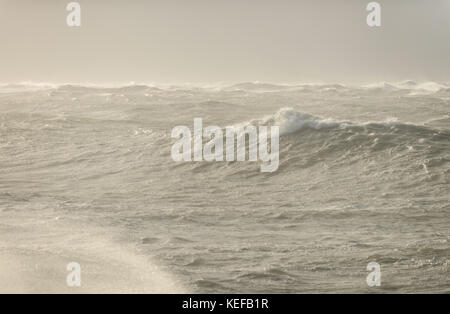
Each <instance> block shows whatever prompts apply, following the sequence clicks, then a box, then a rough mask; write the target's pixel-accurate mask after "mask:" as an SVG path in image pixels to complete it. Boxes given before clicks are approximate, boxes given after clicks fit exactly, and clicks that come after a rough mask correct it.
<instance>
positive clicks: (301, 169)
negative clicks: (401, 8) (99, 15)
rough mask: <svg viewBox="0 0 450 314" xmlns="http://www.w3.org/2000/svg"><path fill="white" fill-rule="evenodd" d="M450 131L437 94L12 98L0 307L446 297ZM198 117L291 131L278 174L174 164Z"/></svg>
mask: <svg viewBox="0 0 450 314" xmlns="http://www.w3.org/2000/svg"><path fill="white" fill-rule="evenodd" d="M449 114H450V87H449V85H448V84H445V83H434V82H426V83H416V82H412V81H406V82H400V83H381V84H380V83H378V84H371V85H366V86H361V87H358V86H344V85H338V84H333V85H332V84H328V85H325V84H298V85H271V84H261V83H243V84H237V85H233V86H214V87H195V86H194V87H193V86H182V87H177V86H172V87H167V86H166V87H164V88H158V87H155V86H146V85H131V86H122V87H117V86H116V87H96V86H72V85H62V86H55V85H46V84H39V85H37V84H26V85H4V86H2V87H1V88H0V217H1V220H0V233H1V237H0V255H1V257H2V258H1V262H0V291H2V292H8V291H21V292H102V291H103V292H150V293H152V292H163V293H166V292H167V293H172V292H224V293H225V292H264V293H282V292H288V293H292V292H370V291H372V290H370V288H368V287H367V285H366V276H367V274H368V272H367V271H366V265H367V264H368V263H369V262H378V263H379V264H381V267H382V286H381V287H380V288H377V289H378V291H385V292H449V287H450V276H449V259H450V245H449V239H450V234H449V230H450V217H449V211H450V202H449V201H450V198H449V187H450V185H449V184H450V129H449V126H450V118H449ZM195 117H201V118H203V121H204V125H218V126H220V127H225V126H228V125H246V124H252V125H279V126H280V132H281V138H280V166H279V169H278V170H277V171H276V172H274V173H261V172H260V171H259V165H258V163H242V162H239V163H233V162H223V163H208V162H195V163H194V162H193V163H175V162H173V161H172V158H171V156H170V149H171V146H172V144H173V143H174V140H173V139H172V138H171V137H170V131H171V130H172V128H173V127H175V126H178V125H186V126H189V127H191V128H192V123H193V119H194V118H195ZM72 261H75V262H79V263H80V264H81V267H82V270H83V277H82V278H83V281H82V288H80V289H79V290H73V289H70V288H68V287H67V286H66V278H65V276H66V274H67V271H66V265H67V263H69V262H72Z"/></svg>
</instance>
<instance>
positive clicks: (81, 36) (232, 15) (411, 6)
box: [0, 0, 450, 83]
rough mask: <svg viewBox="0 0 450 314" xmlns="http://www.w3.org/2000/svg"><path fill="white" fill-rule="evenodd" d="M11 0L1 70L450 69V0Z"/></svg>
mask: <svg viewBox="0 0 450 314" xmlns="http://www.w3.org/2000/svg"><path fill="white" fill-rule="evenodd" d="M69 2H70V1H69V0H67V1H66V0H38V1H36V0H0V40H1V46H0V82H4V83H6V82H21V81H36V82H54V83H58V82H60V83H62V82H72V83H86V82H91V83H120V82H130V81H135V82H154V83H183V82H240V81H266V82H311V81H313V82H317V81H322V82H365V83H366V82H372V81H392V80H404V79H414V80H435V81H450V0H432V1H430V0H384V1H378V2H379V3H380V4H381V6H382V26H381V28H370V27H368V26H367V24H366V16H367V14H368V12H367V11H366V6H367V4H368V3H369V2H370V1H369V0H341V1H338V0H309V1H302V0H270V1H269V0H158V1H156V0H128V1H127V0H121V1H118V0H79V1H78V2H79V3H80V4H81V8H82V26H81V27H80V28H69V27H68V26H67V24H66V17H67V14H68V12H67V11H66V5H67V4H68V3H69Z"/></svg>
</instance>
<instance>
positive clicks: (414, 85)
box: [0, 80, 450, 96]
mask: <svg viewBox="0 0 450 314" xmlns="http://www.w3.org/2000/svg"><path fill="white" fill-rule="evenodd" d="M199 88H200V89H206V90H211V89H212V90H215V91H224V92H237V91H245V92H255V93H260V92H280V91H295V90H300V91H346V90H355V89H357V90H366V91H384V92H398V91H405V92H407V94H409V95H411V96H414V95H427V94H433V93H438V92H441V91H450V83H446V82H433V81H428V82H416V81H412V80H406V81H401V82H376V83H371V84H363V85H351V84H339V83H332V84H330V83H295V84H292V83H286V84H271V83H263V82H243V83H237V84H231V85H230V84H225V83H217V84H210V83H209V84H199V83H198V84H195V83H187V84H148V83H134V82H132V83H128V84H69V83H63V84H55V83H45V82H44V83H41V82H37V83H36V82H21V83H6V84H5V83H4V84H0V91H21V90H40V89H42V90H45V89H60V90H65V91H68V90H86V89H92V90H97V89H101V90H105V89H107V90H120V91H122V92H139V91H143V90H147V89H161V90H177V89H178V90H194V89H199Z"/></svg>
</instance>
